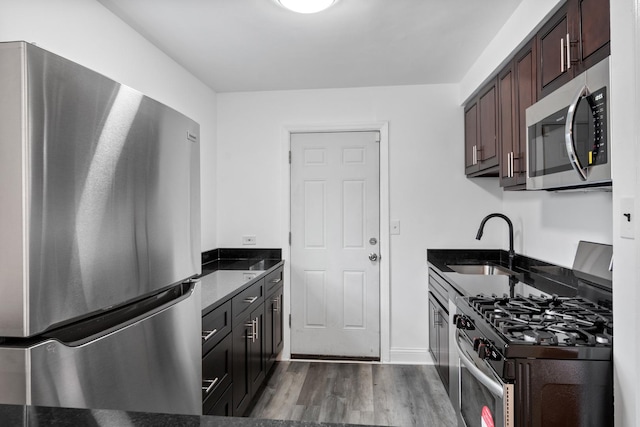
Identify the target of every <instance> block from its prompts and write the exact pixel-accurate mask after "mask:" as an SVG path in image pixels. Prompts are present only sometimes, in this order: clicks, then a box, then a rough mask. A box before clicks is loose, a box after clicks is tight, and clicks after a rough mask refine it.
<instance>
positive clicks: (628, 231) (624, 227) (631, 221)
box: [620, 197, 636, 239]
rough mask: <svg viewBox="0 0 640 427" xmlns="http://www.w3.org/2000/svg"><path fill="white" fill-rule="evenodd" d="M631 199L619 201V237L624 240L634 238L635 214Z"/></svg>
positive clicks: (623, 198) (626, 198)
mask: <svg viewBox="0 0 640 427" xmlns="http://www.w3.org/2000/svg"><path fill="white" fill-rule="evenodd" d="M634 204H635V200H634V199H633V197H622V198H621V199H620V215H621V217H620V237H623V238H625V239H633V238H635V224H636V212H635V209H634Z"/></svg>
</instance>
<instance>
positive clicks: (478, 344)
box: [473, 337, 486, 351]
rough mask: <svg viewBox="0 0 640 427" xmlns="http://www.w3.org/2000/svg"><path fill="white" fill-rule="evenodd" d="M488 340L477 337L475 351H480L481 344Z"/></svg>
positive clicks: (474, 343)
mask: <svg viewBox="0 0 640 427" xmlns="http://www.w3.org/2000/svg"><path fill="white" fill-rule="evenodd" d="M485 343H486V340H485V339H484V338H482V337H475V338H474V339H473V351H478V349H479V348H480V344H483V345H484V344H485Z"/></svg>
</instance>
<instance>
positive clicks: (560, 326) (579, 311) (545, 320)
mask: <svg viewBox="0 0 640 427" xmlns="http://www.w3.org/2000/svg"><path fill="white" fill-rule="evenodd" d="M467 300H468V302H469V304H470V305H471V307H473V309H474V310H475V311H476V312H477V313H479V314H480V315H482V317H483V318H484V319H485V320H486V321H487V322H488V323H489V324H491V325H492V326H493V327H494V328H495V329H497V330H498V331H499V332H500V333H501V334H502V335H503V336H504V337H505V338H506V340H507V341H519V342H526V343H531V344H537V345H568V346H596V345H608V346H610V345H611V343H612V340H613V315H612V312H611V310H609V309H607V308H604V307H601V306H599V305H597V304H594V303H592V302H590V301H588V300H585V299H583V298H580V297H558V296H553V297H551V298H547V297H544V296H534V295H529V296H528V297H524V296H521V295H517V296H516V297H513V298H509V297H507V296H504V297H498V296H495V295H492V296H484V295H480V296H476V297H468V298H467Z"/></svg>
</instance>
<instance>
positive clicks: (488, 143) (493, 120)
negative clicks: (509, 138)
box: [477, 82, 498, 170]
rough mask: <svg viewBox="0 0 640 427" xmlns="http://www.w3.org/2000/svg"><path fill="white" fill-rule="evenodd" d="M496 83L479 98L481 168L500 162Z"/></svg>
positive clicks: (479, 153)
mask: <svg viewBox="0 0 640 427" xmlns="http://www.w3.org/2000/svg"><path fill="white" fill-rule="evenodd" d="M496 92H497V91H496V83H495V82H493V83H492V84H490V85H489V86H488V87H487V88H485V90H484V91H483V93H482V94H481V95H480V99H479V100H478V107H479V108H480V110H479V112H480V114H479V125H480V131H479V137H480V141H479V142H480V143H479V148H478V154H477V157H478V160H479V162H480V169H481V170H482V169H486V168H489V167H492V166H496V165H497V164H498V137H497V135H498V129H497V105H498V103H497V94H496Z"/></svg>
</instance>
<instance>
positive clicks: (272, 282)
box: [271, 279, 282, 285]
mask: <svg viewBox="0 0 640 427" xmlns="http://www.w3.org/2000/svg"><path fill="white" fill-rule="evenodd" d="M280 282H282V279H274V280H272V281H271V284H272V285H275V284H277V283H280Z"/></svg>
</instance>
